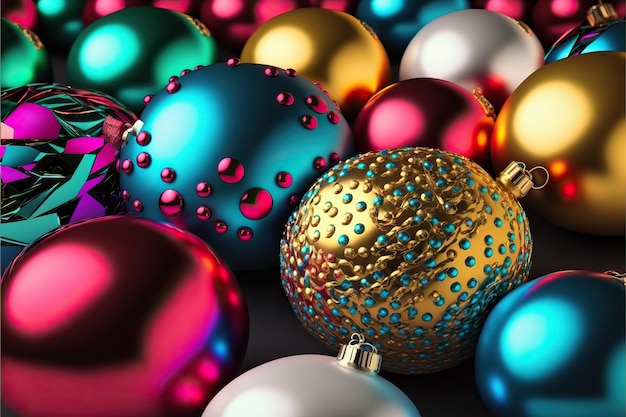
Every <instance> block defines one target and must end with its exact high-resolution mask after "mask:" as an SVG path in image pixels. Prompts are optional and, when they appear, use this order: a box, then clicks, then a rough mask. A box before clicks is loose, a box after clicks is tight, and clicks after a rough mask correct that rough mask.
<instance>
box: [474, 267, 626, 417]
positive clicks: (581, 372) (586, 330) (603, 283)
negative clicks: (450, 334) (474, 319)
mask: <svg viewBox="0 0 626 417" xmlns="http://www.w3.org/2000/svg"><path fill="white" fill-rule="evenodd" d="M625 284H626V281H625V280H624V276H623V275H618V274H612V273H597V272H589V271H576V270H570V271H559V272H554V273H551V274H548V275H544V276H542V277H540V278H536V279H535V280H533V281H530V282H528V283H526V284H524V285H522V286H520V287H518V288H517V289H515V290H514V291H512V292H511V293H509V294H508V295H506V296H505V297H504V298H503V299H502V300H501V301H500V302H499V303H498V304H496V306H495V308H494V309H493V310H492V312H491V313H490V314H489V316H488V317H487V320H486V322H485V325H484V327H483V329H482V331H481V334H480V337H479V340H478V345H477V348H476V358H475V370H476V382H477V386H478V391H479V394H480V396H481V398H482V399H483V401H484V403H485V404H486V405H487V407H488V408H489V409H490V410H491V411H492V412H493V413H494V415H495V416H497V417H557V416H559V417H560V416H568V417H573V416H580V417H583V416H584V417H593V416H602V417H624V406H625V404H626V382H625V379H626V363H625V362H626V350H625V346H624V345H625V340H624V338H625V336H626V334H625V316H624V309H625V308H626V305H625V301H626V290H625V288H626V287H625Z"/></svg>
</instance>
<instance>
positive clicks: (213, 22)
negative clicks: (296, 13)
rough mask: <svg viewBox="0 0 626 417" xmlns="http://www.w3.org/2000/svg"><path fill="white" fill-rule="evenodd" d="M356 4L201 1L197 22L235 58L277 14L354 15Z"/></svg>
mask: <svg viewBox="0 0 626 417" xmlns="http://www.w3.org/2000/svg"><path fill="white" fill-rule="evenodd" d="M357 3H358V0H204V2H203V3H202V6H201V7H200V20H201V21H202V23H204V24H205V25H206V26H207V27H208V28H209V30H210V31H211V34H212V35H213V36H214V37H215V40H216V41H217V43H218V44H219V45H220V46H224V47H226V48H228V49H229V50H230V51H231V52H233V53H234V54H235V55H239V54H240V52H241V50H242V49H243V46H244V44H245V43H246V41H247V40H248V38H249V37H250V35H252V33H253V32H254V31H255V30H256V29H257V28H258V27H259V26H261V25H262V24H263V23H265V22H267V21H268V20H270V19H271V18H273V17H276V16H278V15H279V14H282V13H285V12H288V11H291V10H294V9H298V8H301V7H321V8H324V9H329V10H339V11H341V12H346V13H354V12H355V10H356V5H357ZM320 29H321V28H320Z"/></svg>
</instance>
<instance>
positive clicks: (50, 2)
mask: <svg viewBox="0 0 626 417" xmlns="http://www.w3.org/2000/svg"><path fill="white" fill-rule="evenodd" d="M86 3H87V0H37V1H36V2H35V6H36V7H37V18H38V24H37V25H38V26H37V33H38V34H39V36H40V37H41V39H42V40H43V42H44V43H45V44H46V46H47V47H48V49H49V50H50V51H57V52H61V53H63V54H65V53H67V50H68V49H69V48H70V46H72V42H74V40H75V39H76V37H77V36H78V34H79V33H80V32H81V31H82V30H83V28H84V27H85V26H84V24H83V8H84V7H85V4H86Z"/></svg>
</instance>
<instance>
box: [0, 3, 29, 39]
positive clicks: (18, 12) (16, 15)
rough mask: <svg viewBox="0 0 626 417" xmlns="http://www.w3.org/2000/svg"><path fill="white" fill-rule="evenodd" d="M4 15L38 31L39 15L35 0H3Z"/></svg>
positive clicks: (0, 8) (14, 21)
mask: <svg viewBox="0 0 626 417" xmlns="http://www.w3.org/2000/svg"><path fill="white" fill-rule="evenodd" d="M0 10H2V17H4V18H6V19H9V20H10V21H11V22H13V23H17V24H18V25H20V26H22V27H24V28H26V29H28V30H32V31H34V32H36V28H37V22H38V16H37V6H35V2H34V0H2V4H1V5H0Z"/></svg>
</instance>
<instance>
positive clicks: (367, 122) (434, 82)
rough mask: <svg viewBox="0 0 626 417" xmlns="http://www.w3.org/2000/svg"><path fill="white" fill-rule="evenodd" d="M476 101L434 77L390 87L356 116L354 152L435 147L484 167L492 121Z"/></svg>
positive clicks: (490, 110) (489, 112)
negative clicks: (355, 150) (408, 147)
mask: <svg viewBox="0 0 626 417" xmlns="http://www.w3.org/2000/svg"><path fill="white" fill-rule="evenodd" d="M478 97H480V96H478ZM478 97H477V96H475V95H473V94H472V93H470V92H469V91H468V90H466V89H465V88H463V87H461V86H459V85H457V84H455V83H452V82H449V81H445V80H440V79H436V78H412V79H407V80H403V81H400V82H397V83H395V84H392V85H390V86H388V87H386V88H384V89H382V90H381V91H379V92H378V93H376V94H375V95H374V96H373V97H372V98H371V99H370V100H369V101H368V102H367V103H366V104H365V106H364V107H363V108H362V109H361V111H360V112H359V115H358V116H357V118H356V120H355V123H354V137H355V140H356V144H357V149H358V150H359V151H360V152H367V151H375V150H383V149H391V148H400V147H405V146H420V147H428V148H437V149H441V150H445V151H449V152H455V153H458V154H461V155H463V156H465V157H467V158H469V159H471V160H473V161H474V162H476V163H478V164H480V165H482V166H483V167H486V166H487V165H488V164H489V153H488V150H489V140H490V137H491V130H492V128H493V125H494V122H495V117H494V115H493V108H490V105H489V103H488V102H487V101H486V100H485V99H484V97H483V98H482V99H480V100H479V98H478Z"/></svg>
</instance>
